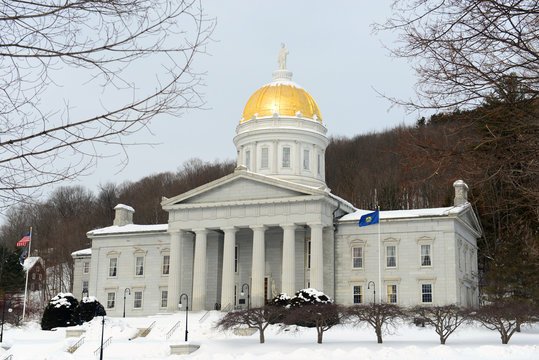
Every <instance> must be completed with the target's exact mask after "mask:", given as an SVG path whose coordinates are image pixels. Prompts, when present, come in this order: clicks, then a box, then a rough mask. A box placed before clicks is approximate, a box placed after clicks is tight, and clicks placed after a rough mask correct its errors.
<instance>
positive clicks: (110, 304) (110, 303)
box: [107, 292, 116, 309]
mask: <svg viewBox="0 0 539 360" xmlns="http://www.w3.org/2000/svg"><path fill="white" fill-rule="evenodd" d="M115 303H116V293H115V292H109V293H107V309H113V308H114V306H115V305H116V304H115Z"/></svg>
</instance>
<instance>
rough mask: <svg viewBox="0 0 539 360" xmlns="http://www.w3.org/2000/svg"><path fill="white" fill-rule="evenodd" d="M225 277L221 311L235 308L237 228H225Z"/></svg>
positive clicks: (222, 286) (222, 284)
mask: <svg viewBox="0 0 539 360" xmlns="http://www.w3.org/2000/svg"><path fill="white" fill-rule="evenodd" d="M222 230H223V231H224V233H225V238H224V243H223V277H222V281H221V306H222V307H221V309H223V310H224V309H226V307H227V306H228V305H230V306H232V307H233V306H234V248H235V246H236V231H238V229H237V228H235V227H229V228H223V229H222Z"/></svg>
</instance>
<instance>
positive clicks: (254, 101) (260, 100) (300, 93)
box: [240, 81, 322, 123]
mask: <svg viewBox="0 0 539 360" xmlns="http://www.w3.org/2000/svg"><path fill="white" fill-rule="evenodd" d="M298 111H299V112H301V116H302V117H303V118H308V119H313V120H317V121H319V122H322V116H320V110H319V109H318V105H317V104H316V101H314V99H313V97H312V96H311V95H310V94H309V93H308V92H307V91H305V90H303V89H302V88H301V87H299V86H298V85H296V84H295V83H294V82H292V81H274V82H272V83H269V84H268V85H265V86H263V87H261V88H260V89H258V91H257V92H255V93H254V94H253V96H251V98H250V99H249V101H247V105H245V109H244V110H243V115H242V117H241V121H240V123H243V122H246V121H249V120H251V119H252V118H253V115H255V114H256V117H257V118H261V117H270V116H273V114H274V113H275V112H278V113H279V115H280V116H290V117H295V116H297V113H298ZM315 115H316V117H315Z"/></svg>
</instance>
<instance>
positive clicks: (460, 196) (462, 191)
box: [453, 180, 468, 206]
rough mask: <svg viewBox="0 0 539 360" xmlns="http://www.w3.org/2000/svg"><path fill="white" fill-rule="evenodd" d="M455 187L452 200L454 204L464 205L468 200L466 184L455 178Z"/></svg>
mask: <svg viewBox="0 0 539 360" xmlns="http://www.w3.org/2000/svg"><path fill="white" fill-rule="evenodd" d="M453 187H454V188H455V199H454V200H453V202H454V205H455V206H460V205H464V204H466V203H467V202H468V185H466V183H465V182H464V181H462V180H457V181H455V182H454V183H453Z"/></svg>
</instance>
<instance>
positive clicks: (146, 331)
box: [140, 321, 155, 337]
mask: <svg viewBox="0 0 539 360" xmlns="http://www.w3.org/2000/svg"><path fill="white" fill-rule="evenodd" d="M154 326H155V321H154V322H153V323H151V324H150V326H148V327H147V328H146V329H144V331H143V332H141V333H140V337H146V335H148V334H149V333H150V331H152V328H153V327H154Z"/></svg>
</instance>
